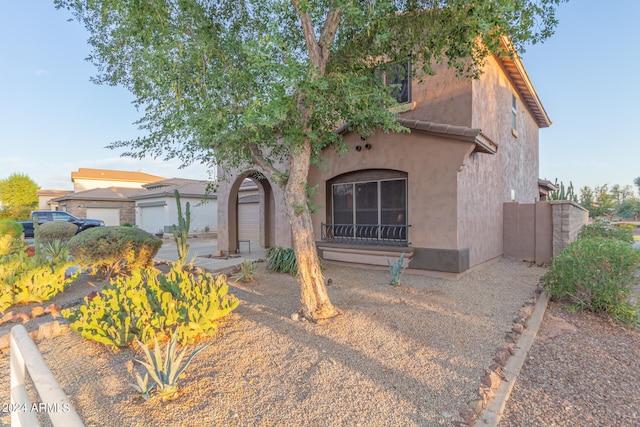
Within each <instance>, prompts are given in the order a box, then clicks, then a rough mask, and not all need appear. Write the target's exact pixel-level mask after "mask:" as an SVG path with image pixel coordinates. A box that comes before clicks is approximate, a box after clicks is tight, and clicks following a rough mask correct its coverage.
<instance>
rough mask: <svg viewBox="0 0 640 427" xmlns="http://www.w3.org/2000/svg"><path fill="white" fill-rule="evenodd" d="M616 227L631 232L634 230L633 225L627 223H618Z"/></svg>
mask: <svg viewBox="0 0 640 427" xmlns="http://www.w3.org/2000/svg"><path fill="white" fill-rule="evenodd" d="M616 227H618V228H622V229H625V230H629V231H633V229H634V228H635V225H633V224H629V223H628V222H618V223H616Z"/></svg>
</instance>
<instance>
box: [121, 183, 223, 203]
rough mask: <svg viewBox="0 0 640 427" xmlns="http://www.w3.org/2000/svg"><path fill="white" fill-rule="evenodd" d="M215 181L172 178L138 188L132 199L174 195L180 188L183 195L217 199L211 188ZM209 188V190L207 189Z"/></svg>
mask: <svg viewBox="0 0 640 427" xmlns="http://www.w3.org/2000/svg"><path fill="white" fill-rule="evenodd" d="M212 184H213V183H211V182H210V181H199V180H195V179H184V178H171V179H164V180H161V181H156V182H153V183H150V184H145V185H143V186H142V187H143V189H142V190H140V189H136V190H135V194H133V195H132V196H131V200H142V199H150V198H154V197H173V192H174V190H178V192H179V193H180V196H182V197H199V198H202V199H216V198H217V197H218V196H217V195H216V194H215V193H214V192H213V189H211V188H209V187H210V186H211V185H212ZM207 190H208V191H207Z"/></svg>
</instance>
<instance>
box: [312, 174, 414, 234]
mask: <svg viewBox="0 0 640 427" xmlns="http://www.w3.org/2000/svg"><path fill="white" fill-rule="evenodd" d="M328 187H329V188H327V190H328V191H327V193H328V196H329V200H327V201H328V205H329V206H330V207H331V208H330V210H329V211H330V217H328V218H327V219H328V222H329V223H328V224H324V225H323V240H329V241H334V242H345V243H366V244H388V245H403V244H406V241H407V224H408V223H407V174H406V173H404V172H399V171H392V170H366V171H358V172H352V173H349V174H345V175H341V176H339V177H336V178H334V179H332V180H331V181H329V183H328ZM328 213H329V212H328Z"/></svg>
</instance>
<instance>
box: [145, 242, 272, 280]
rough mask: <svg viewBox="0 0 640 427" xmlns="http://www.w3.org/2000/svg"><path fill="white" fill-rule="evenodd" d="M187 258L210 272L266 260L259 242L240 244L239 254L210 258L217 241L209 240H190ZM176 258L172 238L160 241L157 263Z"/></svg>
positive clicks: (216, 249)
mask: <svg viewBox="0 0 640 427" xmlns="http://www.w3.org/2000/svg"><path fill="white" fill-rule="evenodd" d="M189 245H190V246H191V247H190V248H189V257H188V259H187V262H192V263H193V265H195V266H198V267H201V268H204V269H206V270H208V271H211V272H217V271H223V270H226V269H228V268H231V267H234V266H236V265H239V264H242V262H243V261H244V260H245V259H250V260H257V259H261V258H263V259H264V258H266V250H265V248H261V247H260V242H257V241H252V242H241V243H240V252H239V253H237V254H230V255H229V256H226V257H217V258H213V257H211V256H212V255H213V254H216V253H217V252H218V240H217V239H211V238H190V239H189ZM177 257H178V249H177V248H176V243H175V241H174V240H173V238H164V239H162V247H161V248H160V250H159V251H158V253H157V254H156V257H155V259H156V260H158V261H170V262H172V261H175V260H176V259H177Z"/></svg>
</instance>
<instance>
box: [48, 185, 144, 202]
mask: <svg viewBox="0 0 640 427" xmlns="http://www.w3.org/2000/svg"><path fill="white" fill-rule="evenodd" d="M138 191H140V189H139V188H122V187H109V188H93V189H91V190H85V191H77V192H74V193H69V194H67V195H65V196H62V197H57V198H55V199H51V200H52V201H54V202H62V201H65V200H103V201H106V200H109V201H113V200H115V201H122V200H124V201H128V199H129V198H130V197H131V196H133V195H134V194H135V193H136V192H138Z"/></svg>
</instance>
